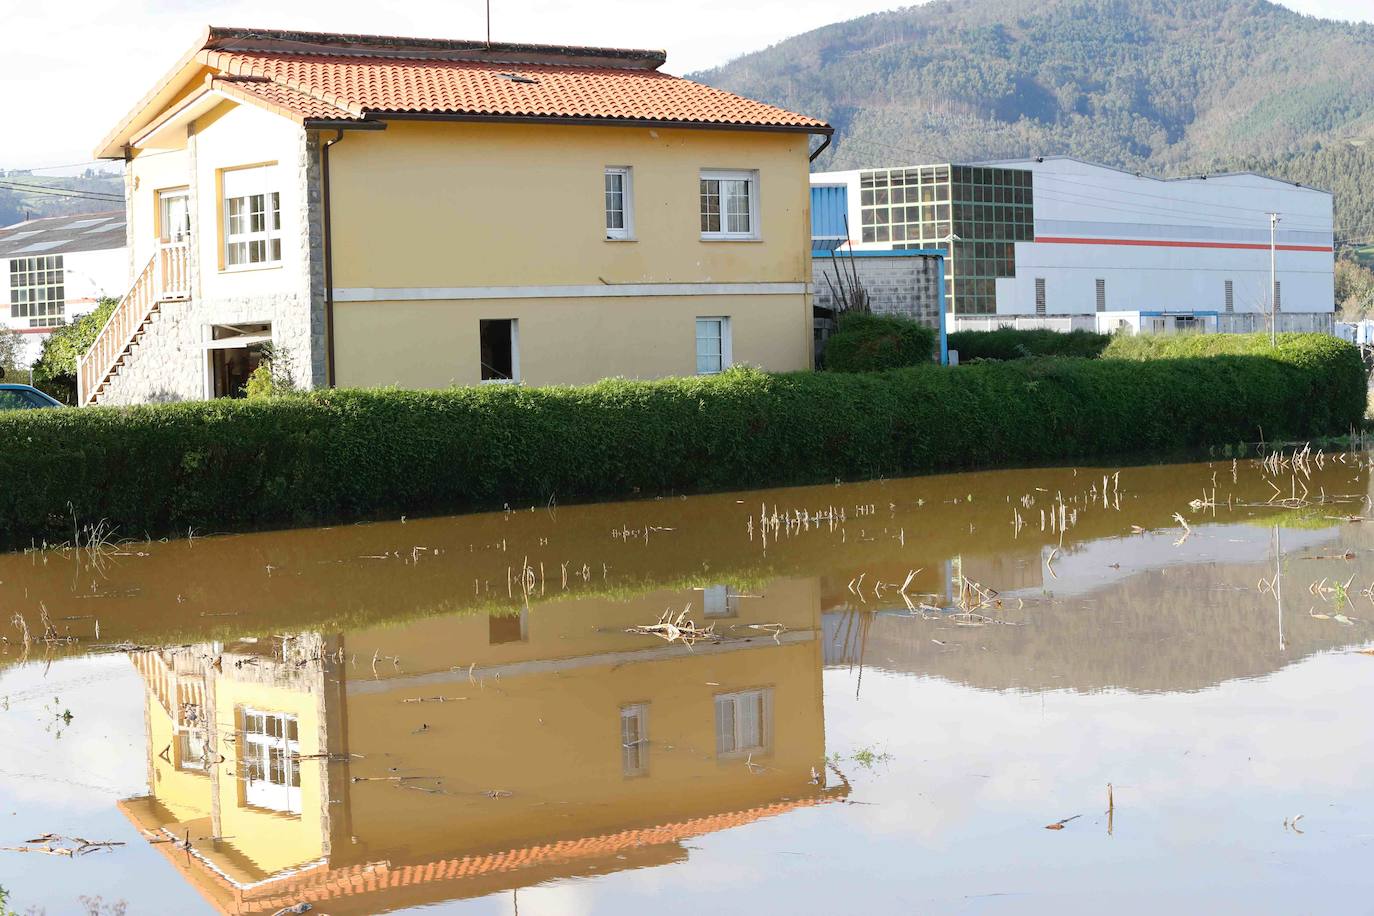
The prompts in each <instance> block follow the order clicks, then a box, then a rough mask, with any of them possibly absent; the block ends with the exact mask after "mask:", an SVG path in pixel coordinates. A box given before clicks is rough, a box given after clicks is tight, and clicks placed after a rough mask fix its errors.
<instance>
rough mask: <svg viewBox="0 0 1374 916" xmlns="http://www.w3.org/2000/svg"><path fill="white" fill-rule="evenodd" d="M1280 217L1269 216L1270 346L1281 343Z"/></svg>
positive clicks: (1275, 215)
mask: <svg viewBox="0 0 1374 916" xmlns="http://www.w3.org/2000/svg"><path fill="white" fill-rule="evenodd" d="M1278 240H1279V215H1278V214H1277V213H1270V214H1269V346H1271V347H1276V346H1278V343H1279V337H1278V335H1279V310H1278V303H1279V295H1278V293H1279V271H1278V263H1279V262H1278V251H1279V246H1278Z"/></svg>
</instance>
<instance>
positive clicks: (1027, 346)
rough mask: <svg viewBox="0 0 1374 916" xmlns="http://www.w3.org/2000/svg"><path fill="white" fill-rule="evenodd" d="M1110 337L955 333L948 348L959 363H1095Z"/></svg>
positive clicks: (1089, 333)
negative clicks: (1067, 359) (1042, 359)
mask: <svg viewBox="0 0 1374 916" xmlns="http://www.w3.org/2000/svg"><path fill="white" fill-rule="evenodd" d="M1111 339H1112V336H1111V335H1110V334H1094V333H1093V332H1092V331H1070V332H1069V333H1067V334H1064V333H1061V332H1059V331H1048V330H1045V329H1043V328H1036V329H1033V330H1025V331H1018V330H1016V329H1015V328H998V329H997V330H995V331H955V332H954V333H953V334H950V335H949V348H950V349H951V350H958V351H959V362H961V363H968V362H972V361H973V360H975V359H998V360H1008V359H1027V358H1029V357H1033V356H1078V357H1082V358H1084V359H1095V358H1096V357H1098V356H1100V355H1101V354H1102V350H1103V349H1104V348H1105V347H1106V346H1107V344H1108V343H1109V342H1110V341H1111Z"/></svg>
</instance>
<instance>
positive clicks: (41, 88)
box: [0, 0, 1374, 171]
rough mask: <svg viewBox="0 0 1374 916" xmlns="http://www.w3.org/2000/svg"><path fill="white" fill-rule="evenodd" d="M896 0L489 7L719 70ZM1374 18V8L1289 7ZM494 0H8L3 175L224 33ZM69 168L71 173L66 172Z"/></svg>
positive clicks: (64, 140) (474, 11)
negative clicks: (210, 33) (207, 32)
mask: <svg viewBox="0 0 1374 916" xmlns="http://www.w3.org/2000/svg"><path fill="white" fill-rule="evenodd" d="M902 5H907V4H903V3H900V2H893V0H848V2H846V3H844V4H838V5H837V4H836V3H834V2H833V0H690V2H687V0H594V2H593V0H491V6H492V13H491V28H492V38H493V39H494V40H497V41H531V42H545V43H551V44H590V45H616V46H622V47H644V48H663V49H666V50H667V52H668V64H667V66H666V67H665V69H666V70H667V71H668V72H671V73H687V72H690V71H693V70H699V69H703V68H706V67H711V66H714V65H716V64H720V63H724V62H725V61H727V60H730V59H731V58H734V57H738V56H739V55H741V54H744V53H746V52H748V51H754V50H758V49H760V48H763V47H766V46H768V45H770V44H773V43H775V42H777V41H780V40H782V39H784V38H787V37H789V36H791V35H796V34H798V33H801V32H805V31H809V30H810V29H814V28H817V27H819V26H822V25H825V24H827V23H830V22H835V21H837V20H840V19H848V18H852V17H855V16H860V15H863V14H865V13H871V12H877V11H879V10H884V9H894V8H896V7H898V6H902ZM1284 5H1286V6H1289V7H1291V8H1293V9H1296V10H1299V11H1301V12H1304V13H1310V14H1313V15H1319V16H1326V17H1329V18H1336V19H1349V20H1364V21H1369V22H1374V4H1371V3H1370V2H1369V0H1284ZM484 20H485V0H402V2H395V0H393V2H390V3H384V2H378V0H122V2H117V3H111V2H109V0H64V2H61V3H32V2H26V0H0V22H4V23H5V27H4V28H3V29H0V100H3V101H0V115H3V119H0V123H3V124H4V127H2V128H0V169H22V168H33V169H39V168H49V167H53V166H65V165H67V164H69V163H76V164H80V163H82V162H83V160H87V159H89V157H90V156H91V154H92V149H93V148H94V146H95V145H96V143H97V142H98V141H99V140H100V138H101V137H103V136H104V135H105V134H106V133H107V132H108V131H109V130H110V129H111V128H112V127H113V126H114V124H115V123H116V122H117V121H118V119H119V118H120V117H121V116H122V115H123V114H124V113H125V112H127V111H128V110H129V109H130V108H132V107H133V104H134V103H135V102H136V101H138V99H139V98H141V97H142V96H143V94H144V93H145V92H147V91H148V90H149V89H150V88H151V87H152V85H153V83H154V82H155V81H156V80H157V79H158V78H159V77H160V76H162V75H163V74H164V73H165V72H166V71H167V70H168V69H170V68H171V66H172V64H173V63H174V62H175V61H176V59H177V58H178V57H179V56H180V55H181V54H183V53H185V51H186V50H187V49H189V47H190V45H191V44H192V43H193V42H194V41H195V39H196V37H197V35H198V30H200V29H201V28H203V27H204V26H206V25H209V24H211V23H213V24H215V25H234V26H246V25H251V26H262V27H274V28H298V29H310V30H316V31H339V32H368V33H380V34H390V35H416V36H426V37H445V38H480V37H482V35H483V33H484V31H485V24H484ZM62 171H70V170H62Z"/></svg>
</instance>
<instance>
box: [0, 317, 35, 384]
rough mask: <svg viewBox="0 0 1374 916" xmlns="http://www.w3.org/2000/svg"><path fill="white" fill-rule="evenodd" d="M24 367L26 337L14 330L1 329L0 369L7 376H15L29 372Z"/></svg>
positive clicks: (25, 366)
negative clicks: (21, 372) (19, 372)
mask: <svg viewBox="0 0 1374 916" xmlns="http://www.w3.org/2000/svg"><path fill="white" fill-rule="evenodd" d="M28 368H29V367H28V366H27V365H24V337H23V335H22V334H20V333H19V332H18V331H16V330H14V329H12V328H0V369H3V370H5V375H7V376H8V375H15V374H17V373H18V371H20V370H22V371H24V372H27V371H28Z"/></svg>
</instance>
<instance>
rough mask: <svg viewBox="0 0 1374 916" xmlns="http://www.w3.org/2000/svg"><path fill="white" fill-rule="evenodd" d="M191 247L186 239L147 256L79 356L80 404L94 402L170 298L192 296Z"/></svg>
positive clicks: (78, 396) (78, 397) (78, 387)
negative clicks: (151, 317)
mask: <svg viewBox="0 0 1374 916" xmlns="http://www.w3.org/2000/svg"><path fill="white" fill-rule="evenodd" d="M189 255H190V248H189V246H188V245H187V243H186V242H173V243H170V244H165V245H162V246H160V247H159V248H158V250H157V251H156V252H155V253H154V254H153V256H152V257H151V258H149V259H148V263H147V264H146V265H144V267H143V270H142V271H141V272H140V273H139V275H138V279H136V280H134V283H133V286H131V287H130V288H129V291H128V292H127V293H125V294H124V297H123V298H122V299H120V300H119V304H118V305H116V306H115V309H114V311H113V312H111V313H110V317H109V319H108V320H107V321H106V322H105V325H104V327H102V328H101V329H100V333H99V334H97V335H96V338H95V342H94V343H92V344H91V346H90V349H88V350H87V351H86V352H85V353H84V354H82V355H81V356H80V357H78V359H77V373H76V375H77V403H78V404H80V405H82V406H85V405H86V404H92V403H94V402H95V399H96V396H97V395H98V394H99V393H100V389H101V387H102V386H103V385H104V384H105V382H106V381H107V380H108V379H109V377H110V373H111V372H113V371H114V367H115V363H117V362H118V361H119V358H120V357H121V356H123V354H124V351H125V349H127V348H128V346H129V343H130V342H131V341H132V340H133V338H134V335H135V334H137V333H138V330H139V328H141V327H142V326H143V323H144V322H145V321H147V320H148V316H149V315H151V314H152V312H153V309H154V308H155V307H156V306H157V305H158V303H160V302H165V301H167V300H168V299H187V298H190V291H191V282H190V266H189V262H190V257H189Z"/></svg>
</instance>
